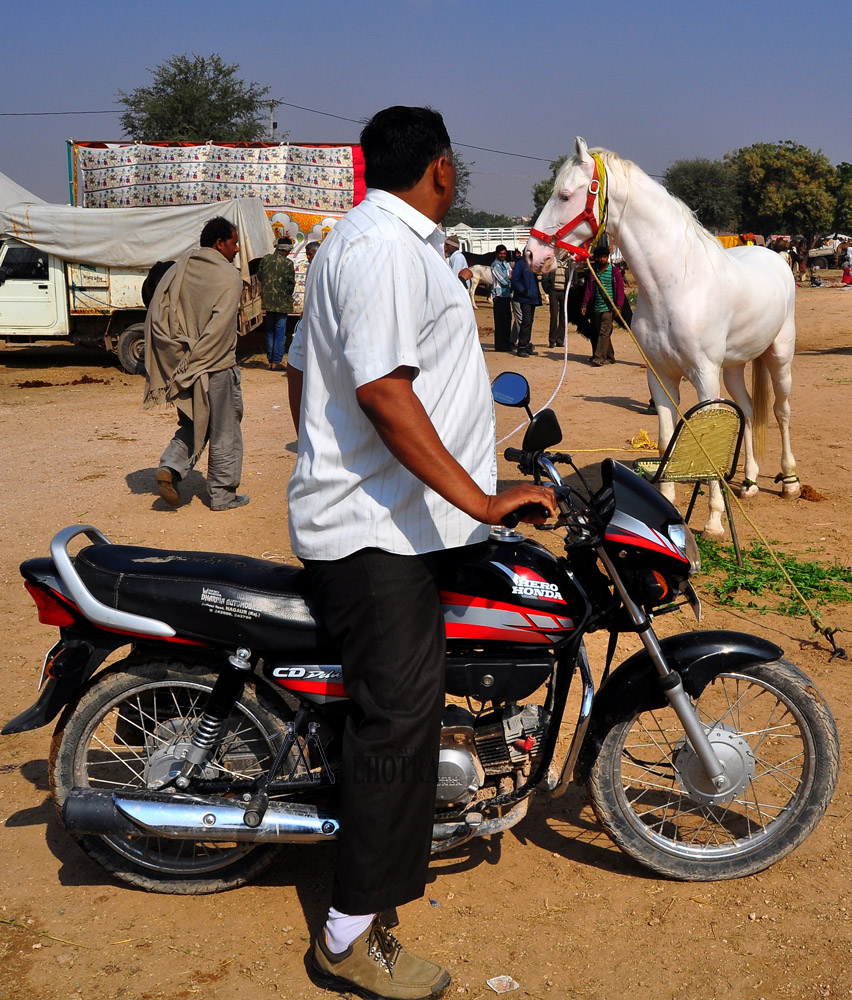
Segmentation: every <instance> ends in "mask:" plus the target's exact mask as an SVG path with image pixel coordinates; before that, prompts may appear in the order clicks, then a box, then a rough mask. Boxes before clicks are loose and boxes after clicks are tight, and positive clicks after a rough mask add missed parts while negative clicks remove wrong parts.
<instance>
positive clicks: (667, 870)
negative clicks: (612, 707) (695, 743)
mask: <svg viewBox="0 0 852 1000" xmlns="http://www.w3.org/2000/svg"><path fill="white" fill-rule="evenodd" d="M694 704H695V707H696V709H697V711H698V716H699V719H700V720H701V722H702V723H703V724H704V726H705V727H706V729H707V731H708V734H713V735H712V737H711V742H714V740H716V741H718V742H717V743H716V746H717V747H718V750H721V751H722V753H721V754H720V756H722V754H727V755H728V760H729V764H730V768H729V769H730V771H731V772H732V773H733V772H737V771H738V773H739V774H740V776H741V778H740V787H739V788H738V790H737V792H736V793H735V794H734V795H733V797H732V798H728V799H727V800H725V799H722V800H720V801H718V802H712V803H708V802H707V801H706V795H707V792H706V791H705V793H704V801H702V793H701V791H700V789H697V786H696V784H695V779H694V777H691V776H690V774H689V773H688V769H687V768H686V767H685V766H684V761H685V760H687V759H689V755H690V754H691V753H692V751H691V748H690V747H688V746H687V745H686V742H685V739H684V735H683V730H682V728H681V726H680V723H679V721H678V719H677V717H676V716H675V714H674V712H673V710H672V709H671V708H668V707H666V708H663V709H655V710H652V711H643V712H638V713H637V714H636V715H634V716H632V717H631V718H629V719H627V720H626V721H625V722H622V723H620V724H619V725H617V726H615V727H613V729H611V730H610V732H609V733H608V734H607V736H606V738H605V739H604V743H603V746H602V748H601V752H600V754H599V756H598V759H597V761H596V762H595V764H594V766H593V768H592V773H591V777H590V779H589V783H588V791H589V797H590V799H591V802H592V806H593V807H594V810H595V813H596V814H597V816H598V819H599V820H600V822H601V824H602V825H603V827H604V828H605V829H606V831H607V833H608V834H609V835H610V837H611V838H612V839H613V840H614V841H615V843H616V844H617V845H618V846H619V847H620V848H621V850H623V851H624V852H625V853H626V854H628V855H630V857H632V858H634V859H635V860H636V861H639V862H640V863H641V864H643V865H646V866H647V867H648V868H651V869H653V870H654V871H655V872H657V873H658V874H660V875H664V876H666V877H668V878H673V879H680V880H683V881H714V880H719V879H729V878H741V877H743V876H745V875H752V874H754V873H755V872H759V871H762V870H763V869H764V868H768V867H769V866H770V865H772V864H774V863H775V862H776V861H779V860H780V859H781V858H783V857H784V856H785V855H787V854H789V853H790V851H792V850H794V848H796V847H798V846H799V844H801V843H802V842H803V841H804V840H805V838H806V837H808V836H809V834H810V833H811V832H812V831H813V830H814V828H815V827H816V825H817V823H818V822H819V821H820V819H821V818H822V816H823V813H824V812H825V810H826V809H827V808H828V804H829V802H830V801H831V796H832V794H833V793H834V788H835V785H836V784H837V775H838V768H839V760H840V748H839V743H838V737H837V729H836V727H835V724H834V719H833V718H832V715H831V712H830V711H829V709H828V706H827V705H826V704H825V702H824V701H823V699H822V696H821V695H820V694H819V692H818V691H817V690H816V688H815V687H814V685H813V683H812V682H811V681H810V680H809V679H808V677H807V676H806V675H805V674H804V673H802V672H801V671H800V670H799V669H798V668H797V667H795V666H794V665H793V664H792V663H790V662H789V661H788V660H779V661H777V662H776V663H772V664H754V665H751V666H748V667H744V668H742V669H740V670H737V671H733V672H731V673H723V674H719V676H718V677H716V678H715V679H714V680H713V681H712V682H711V683H710V684H708V685H707V687H706V688H705V689H704V691H703V692H702V693H701V696H700V697H699V698H698V699H697V700H696V701H695V702H694ZM718 750H717V752H718ZM723 760H724V757H723ZM694 763H695V762H694V761H693V764H694ZM692 775H693V776H694V775H703V770H702V771H699V770H698V769H697V767H696V768H695V769H694V770H693V772H692ZM691 782H692V784H691ZM705 788H708V786H705ZM696 792H697V793H696Z"/></svg>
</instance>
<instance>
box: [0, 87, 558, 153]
mask: <svg viewBox="0 0 852 1000" xmlns="http://www.w3.org/2000/svg"><path fill="white" fill-rule="evenodd" d="M275 104H276V105H277V106H280V107H285V108H295V109H296V110H297V111H307V112H308V113H309V114H312V115H322V116H323V117H325V118H336V119H337V120H338V121H341V122H352V123H353V124H355V125H366V124H367V121H368V119H366V118H347V117H346V116H345V115H335V114H332V113H331V112H330V111H318V110H317V109H316V108H306V107H305V106H304V105H302V104H290V103H289V102H288V101H276V102H275ZM117 114H119V111H117V110H116V111H0V118H39V117H45V116H48V115H117ZM453 145H454V146H461V147H462V148H464V149H476V150H479V152H481V153H497V154H498V155H499V156H515V157H518V158H519V159H523V160H537V161H538V162H540V163H551V162H553V160H554V159H555V157H550V158H548V157H546V156H531V155H530V154H529V153H514V152H512V151H510V150H507V149H492V148H491V147H490V146H474V145H472V144H471V143H469V142H454V143H453Z"/></svg>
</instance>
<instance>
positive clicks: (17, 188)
mask: <svg viewBox="0 0 852 1000" xmlns="http://www.w3.org/2000/svg"><path fill="white" fill-rule="evenodd" d="M21 202H26V203H27V204H30V205H43V204H44V198H39V196H38V195H37V194H33V193H32V191H27V189H26V188H23V187H21V185H20V184H16V183H15V181H13V180H12V178H11V177H7V176H6V175H5V174H4V173H0V210H3V209H6V208H8V207H9V206H10V205H18V204H20V203H21Z"/></svg>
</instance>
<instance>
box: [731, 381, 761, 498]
mask: <svg viewBox="0 0 852 1000" xmlns="http://www.w3.org/2000/svg"><path fill="white" fill-rule="evenodd" d="M724 378H725V387H726V388H727V390H728V392H729V393H730V394H731V398H732V399H733V401H734V402H735V403H736V404H737V405H738V406H739V408H740V409H741V410H742V411H743V416H744V417H745V433H744V434H743V446H744V448H745V458H744V460H743V484H742V487H741V489H740V499H741V500H745V499H746V498H748V497H752V496H754V495H755V493H757V492H758V486H757V473H758V465H757V457H756V455H755V453H754V431H753V426H754V411H753V409H752V405H751V396H750V395H749V392H748V389H747V388H746V383H745V365H734V366H732V367H730V368H726V369H725V372H724Z"/></svg>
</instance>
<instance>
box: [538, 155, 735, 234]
mask: <svg viewBox="0 0 852 1000" xmlns="http://www.w3.org/2000/svg"><path fill="white" fill-rule="evenodd" d="M589 152H590V153H594V154H595V155H597V156H599V157H600V158H601V159H602V160H603V163H604V167H605V168H606V170H607V172H609V170H610V167H611V166H612V165H614V164H617V165H619V166H620V167H621V170H622V173H623V174H624V178H625V182H626V184H627V197H626V198H625V207H626V205H627V202H628V201H629V199H630V190H631V183H630V182H631V177H633V176H635V175H636V174H639V175H641V176H642V177H643V178H647V180H648V182H649V183H650V184H652V185H655V186H656V187H658V188H660V190H661V191H662V192H663V193H664V194H665V195H666V197H667V198H668V199H669V200H670V201H671V202H672V206H673V208H674V209H675V214H676V215H677V216H678V217H679V218H680V219H681V220H682V221H683V227H684V235H685V236H686V238H687V240H689V241H690V242H692V241H698V242H699V243H701V244H703V245H704V246H705V247H706V248H707V249H708V250H710V251H711V252H712V253H717V252H718V253H724V247H723V246H722V244H721V243H720V242H719V240H717V239H716V237H715V236H714V235H713V234H712V233H711V232H709V231H708V230H707V229H705V228H704V226H702V225H701V223H700V222H699V221H698V219H697V218H696V217H695V213H694V212H693V211H692V209H691V208H690V207H689V206H688V205H687V204H686V203H685V202H683V201H681V199H680V198H678V197H676V196H675V195H673V194H672V193H671V191H669V190H667V189H666V188H665V187H664V186H663V185H662V184H660V182H659V181H657V180H655V179H654V178H653V177H651V176H650V175H649V174H646V173H645V171H644V170H643V169H642V168H641V167H640V166H638V165H637V164H635V163H634V162H633V161H632V160H626V159H624V158H623V157H621V156H619V155H618V153H614V152H613V151H612V150H611V149H603V148H595V149H590V150H589ZM577 163H578V160H577V156H576V154H575V155H574V156H572V157H571V158H570V159H568V160H567V161H566V162H565V164H564V166H563V167H562V169H561V170H560V172H559V176H558V177H557V181H561V180H562V175H563V173H567V172H568V170H569V169H570V168H571V167H574V166H576V165H577ZM556 187H557V185H556V184H554V190H555V189H556Z"/></svg>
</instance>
